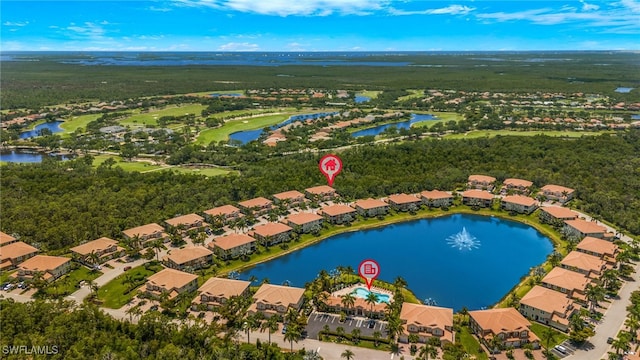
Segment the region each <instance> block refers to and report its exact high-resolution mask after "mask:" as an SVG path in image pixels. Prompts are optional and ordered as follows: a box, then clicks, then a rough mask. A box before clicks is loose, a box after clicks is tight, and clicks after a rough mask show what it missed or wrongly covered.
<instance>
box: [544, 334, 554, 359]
mask: <svg viewBox="0 0 640 360" xmlns="http://www.w3.org/2000/svg"><path fill="white" fill-rule="evenodd" d="M552 340H553V330H551V329H550V328H547V327H546V328H544V329H543V330H542V342H544V345H545V353H546V354H547V355H549V354H550V353H551V349H549V346H551V341H552Z"/></svg>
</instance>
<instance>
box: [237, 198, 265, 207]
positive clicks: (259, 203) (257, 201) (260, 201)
mask: <svg viewBox="0 0 640 360" xmlns="http://www.w3.org/2000/svg"><path fill="white" fill-rule="evenodd" d="M271 204H273V202H272V201H271V200H269V199H265V198H263V197H257V198H254V199H250V200H245V201H241V202H239V203H238V205H240V206H241V207H243V208H246V209H251V208H255V207H266V206H269V205H271Z"/></svg>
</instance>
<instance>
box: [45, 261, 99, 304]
mask: <svg viewBox="0 0 640 360" xmlns="http://www.w3.org/2000/svg"><path fill="white" fill-rule="evenodd" d="M100 275H102V273H101V272H99V271H92V270H89V269H88V268H86V267H84V266H81V267H80V268H78V269H76V270H73V271H71V272H70V273H69V274H67V275H65V276H63V277H62V278H60V279H58V280H56V281H54V282H53V283H51V284H50V285H49V286H47V288H46V289H45V293H46V294H47V295H48V296H54V297H63V296H67V295H70V294H72V293H74V292H76V290H78V289H79V287H78V284H79V283H80V281H83V280H85V281H89V280H94V279H96V278H98V276H100Z"/></svg>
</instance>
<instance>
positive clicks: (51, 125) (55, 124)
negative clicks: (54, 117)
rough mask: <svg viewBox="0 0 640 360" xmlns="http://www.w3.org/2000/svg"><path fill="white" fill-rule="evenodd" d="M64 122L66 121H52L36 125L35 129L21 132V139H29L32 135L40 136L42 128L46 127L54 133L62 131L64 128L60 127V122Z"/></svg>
mask: <svg viewBox="0 0 640 360" xmlns="http://www.w3.org/2000/svg"><path fill="white" fill-rule="evenodd" d="M63 122H64V121H52V122H45V123H42V124H40V125H36V126H35V127H34V128H33V130H29V131H24V132H22V133H20V139H29V138H32V137H36V136H40V135H41V132H42V130H44V129H48V130H49V131H51V132H52V133H57V132H62V131H64V130H62V128H60V124H62V123H63Z"/></svg>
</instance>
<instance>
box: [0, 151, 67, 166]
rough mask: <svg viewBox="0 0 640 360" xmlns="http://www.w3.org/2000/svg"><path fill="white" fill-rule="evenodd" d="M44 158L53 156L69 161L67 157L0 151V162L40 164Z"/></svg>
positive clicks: (33, 152) (32, 152) (31, 152)
mask: <svg viewBox="0 0 640 360" xmlns="http://www.w3.org/2000/svg"><path fill="white" fill-rule="evenodd" d="M45 156H53V157H57V158H59V159H61V160H67V159H69V156H67V155H59V154H45V153H40V152H36V151H30V150H22V149H15V150H3V151H0V162H12V163H40V162H42V159H43V158H44V157H45Z"/></svg>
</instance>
